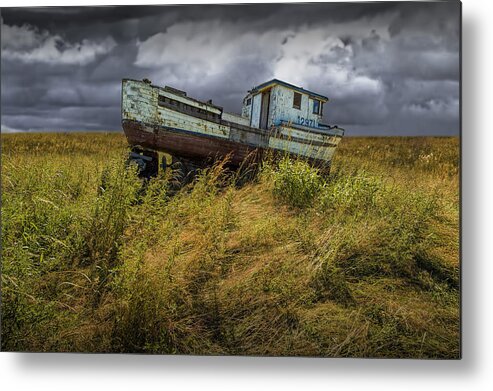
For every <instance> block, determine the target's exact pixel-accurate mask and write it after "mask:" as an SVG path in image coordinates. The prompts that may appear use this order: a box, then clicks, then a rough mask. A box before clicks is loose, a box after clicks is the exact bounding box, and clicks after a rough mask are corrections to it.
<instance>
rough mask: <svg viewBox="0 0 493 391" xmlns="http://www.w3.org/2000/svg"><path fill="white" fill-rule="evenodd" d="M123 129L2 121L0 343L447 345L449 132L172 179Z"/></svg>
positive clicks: (454, 148) (416, 350)
mask: <svg viewBox="0 0 493 391" xmlns="http://www.w3.org/2000/svg"><path fill="white" fill-rule="evenodd" d="M125 151H126V141H125V139H124V136H123V135H122V134H102V133H99V134H98V133H87V134H40V135H34V134H15V135H2V334H1V335H2V341H1V347H2V350H6V351H78V352H138V353H170V354H234V355H276V356H277V355H281V356H283V355H303V356H328V357H413V358H458V357H459V355H460V332H459V183H458V172H459V166H458V163H459V141H458V139H457V138H345V139H343V140H342V142H341V144H340V147H339V149H338V151H337V153H336V156H335V158H334V161H333V165H332V171H331V174H330V176H328V177H325V176H322V175H321V174H320V173H318V172H317V171H316V170H315V169H313V168H310V167H308V166H307V165H305V164H304V163H303V162H293V161H289V160H286V159H284V160H281V161H280V162H277V163H274V162H272V161H271V162H265V164H264V165H263V166H262V169H261V171H260V173H259V174H258V177H257V178H256V179H254V180H252V181H251V182H249V183H247V184H246V185H243V186H241V187H240V186H237V185H235V178H234V176H231V175H227V173H225V171H224V170H223V169H222V168H221V165H217V166H215V167H213V168H211V169H209V170H206V171H204V172H203V173H202V174H201V175H200V177H199V178H198V179H197V181H196V182H195V183H194V184H193V185H192V186H189V187H188V188H185V189H183V190H182V191H180V192H179V193H177V194H175V195H174V196H170V194H168V191H167V188H168V186H167V183H168V180H169V178H168V176H166V175H163V176H161V177H159V178H156V179H155V180H153V181H151V182H150V183H149V185H148V187H147V188H146V190H145V191H143V190H142V187H141V184H140V182H139V181H138V180H137V179H136V177H135V174H134V173H133V172H132V171H130V170H126V169H125V168H124V163H123V162H124V157H125Z"/></svg>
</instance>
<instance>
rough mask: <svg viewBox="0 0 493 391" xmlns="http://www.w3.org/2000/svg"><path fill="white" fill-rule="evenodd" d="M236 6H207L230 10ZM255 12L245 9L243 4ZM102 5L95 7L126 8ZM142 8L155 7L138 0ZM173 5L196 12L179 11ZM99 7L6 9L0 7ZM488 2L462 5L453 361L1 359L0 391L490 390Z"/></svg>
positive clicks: (492, 269) (492, 273)
mask: <svg viewBox="0 0 493 391" xmlns="http://www.w3.org/2000/svg"><path fill="white" fill-rule="evenodd" d="M231 2H238V1H220V0H218V1H216V3H231ZM248 2H254V1H248ZM135 3H136V2H135V1H122V0H119V1H105V3H104V4H108V5H110V4H135ZM143 3H144V4H162V3H163V2H162V1H153V0H147V1H145V2H143ZM179 3H181V4H193V3H200V2H197V1H186V0H181V1H179ZM94 4H100V2H98V1H90V0H89V1H80V0H79V1H24V0H15V1H11V0H6V1H2V6H3V7H4V6H41V5H59V6H60V5H94ZM492 4H493V2H491V1H482V0H464V2H463V53H462V54H463V97H462V98H463V99H462V103H463V128H462V129H463V176H462V185H463V198H462V202H463V209H462V212H463V225H462V234H463V258H462V260H463V359H462V360H461V361H419V360H394V361H391V360H363V359H303V358H244V357H185V356H177V357H170V356H136V355H90V354H15V353H0V384H1V386H2V388H3V389H5V390H10V389H16V390H18V389H20V390H27V389H29V390H30V389H34V390H36V391H38V390H44V389H46V390H57V389H71V390H84V391H88V390H93V389H105V390H127V389H129V390H130V389H132V390H140V389H163V388H165V389H172V390H176V389H177V390H184V389H199V390H209V389H211V390H212V389H214V390H217V389H231V390H249V391H252V390H260V389H262V390H263V389H266V390H268V389H273V390H274V389H283V390H312V389H313V390H314V389H324V390H328V389H337V390H344V391H346V390H353V389H361V390H365V391H371V390H378V391H384V390H392V391H394V390H412V391H417V390H419V391H421V390H428V389H430V390H442V389H443V390H447V391H452V390H461V391H463V390H486V389H491V385H492V384H493V375H492V372H493V365H492V360H491V356H492V352H493V344H492V341H493V322H492V318H493V316H492V313H493V306H492V304H491V298H492V297H493V294H492V293H493V292H492V291H493V289H492V287H493V282H492V281H493V257H492V256H490V253H491V252H492V251H491V237H492V235H493V234H492V230H491V222H492V221H493V215H492V208H493V203H492V202H491V200H493V194H492V189H493V185H492V184H491V183H492V182H493V176H492V171H493V170H492V169H493V164H492V163H493V162H492V158H493V153H491V148H492V146H493V126H492V125H491V113H492V112H493V110H492V108H491V106H492V105H493V99H492V97H491V91H490V90H491V87H492V86H493V82H492V72H493V62H492V50H491V49H492V47H491V42H492V40H493V34H492V32H493V31H492V30H493V20H492V15H493V12H492V11H493V7H492Z"/></svg>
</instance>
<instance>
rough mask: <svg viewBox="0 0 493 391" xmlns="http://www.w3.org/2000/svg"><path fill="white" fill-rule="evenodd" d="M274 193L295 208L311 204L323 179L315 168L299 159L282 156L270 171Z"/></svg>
mask: <svg viewBox="0 0 493 391" xmlns="http://www.w3.org/2000/svg"><path fill="white" fill-rule="evenodd" d="M271 175H272V180H273V186H274V187H273V189H274V195H275V196H276V197H277V198H279V199H280V200H282V201H283V202H285V203H287V204H288V205H291V206H293V207H297V208H306V207H309V206H311V204H312V203H313V200H314V199H315V197H316V196H317V194H318V193H319V192H320V190H321V189H322V187H323V183H324V182H323V179H322V177H321V175H320V174H319V172H318V170H317V169H316V168H313V167H311V166H310V165H309V164H308V163H306V162H304V161H301V160H292V159H289V158H288V157H285V158H283V159H282V160H281V161H280V162H279V165H278V167H277V168H276V169H274V170H273V171H272V173H271Z"/></svg>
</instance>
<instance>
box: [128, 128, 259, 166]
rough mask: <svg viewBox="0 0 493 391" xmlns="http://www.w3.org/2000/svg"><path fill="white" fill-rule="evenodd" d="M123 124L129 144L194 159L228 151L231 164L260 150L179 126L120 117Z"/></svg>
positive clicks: (215, 155)
mask: <svg viewBox="0 0 493 391" xmlns="http://www.w3.org/2000/svg"><path fill="white" fill-rule="evenodd" d="M122 125H123V130H124V132H125V135H126V137H127V141H128V143H129V144H130V145H140V146H142V147H145V148H149V149H153V150H158V151H161V152H166V153H169V154H171V155H176V156H180V157H184V158H187V159H190V160H195V161H204V160H207V159H208V158H224V157H226V156H227V155H230V162H231V164H234V165H240V164H241V162H242V161H243V160H245V158H246V157H247V156H248V155H249V154H250V153H252V152H253V151H254V150H257V151H259V152H262V151H263V149H259V148H253V147H249V146H247V145H244V144H240V143H237V142H232V141H228V140H223V139H219V138H213V137H204V136H203V135H200V136H198V135H195V134H193V133H192V132H187V131H184V130H181V129H173V128H169V127H165V126H152V127H150V126H147V125H145V124H143V123H141V122H138V121H133V120H123V122H122Z"/></svg>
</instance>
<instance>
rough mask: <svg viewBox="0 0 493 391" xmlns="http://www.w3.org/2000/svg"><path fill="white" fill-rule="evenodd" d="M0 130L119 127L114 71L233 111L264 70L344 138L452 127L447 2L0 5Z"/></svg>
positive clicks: (453, 79)
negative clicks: (312, 101) (310, 97)
mask: <svg viewBox="0 0 493 391" xmlns="http://www.w3.org/2000/svg"><path fill="white" fill-rule="evenodd" d="M1 13H2V20H1V24H2V26H1V33H2V36H1V38H2V52H1V54H2V56H1V83H2V84H1V99H2V101H1V111H2V112H1V114H2V117H1V126H2V132H9V131H16V130H17V131H41V130H120V129H121V126H120V95H121V91H120V90H121V79H122V78H134V79H142V78H149V79H151V80H152V82H153V84H155V85H165V84H166V85H171V86H173V87H176V88H179V89H182V90H185V91H187V92H188V95H189V96H192V97H196V98H198V99H204V100H207V99H213V101H214V103H216V104H218V105H221V106H223V107H224V109H225V110H226V111H232V112H237V113H239V112H240V110H241V104H242V99H243V97H244V96H245V94H246V92H247V91H248V90H249V89H251V88H252V87H254V86H256V85H258V84H261V83H262V82H264V81H267V80H270V79H272V78H278V79H281V80H284V81H287V82H289V83H292V84H295V85H298V86H300V87H304V88H306V89H309V90H313V91H314V92H317V93H320V94H322V95H326V96H328V97H329V99H330V102H329V103H328V104H327V105H326V107H325V109H324V121H325V122H327V123H329V124H337V125H339V126H342V127H344V128H345V129H346V134H347V135H458V133H459V126H460V124H459V84H460V82H459V79H460V74H459V64H460V61H459V47H460V5H459V3H458V2H402V3H399V2H383V3H382V2H379V3H327V4H321V3H318V4H273V5H260V4H254V5H221V6H211V5H206V6H204V5H202V6H196V5H192V6H142V7H128V6H127V7H81V8H79V7H56V8H3V9H2V10H1Z"/></svg>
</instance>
